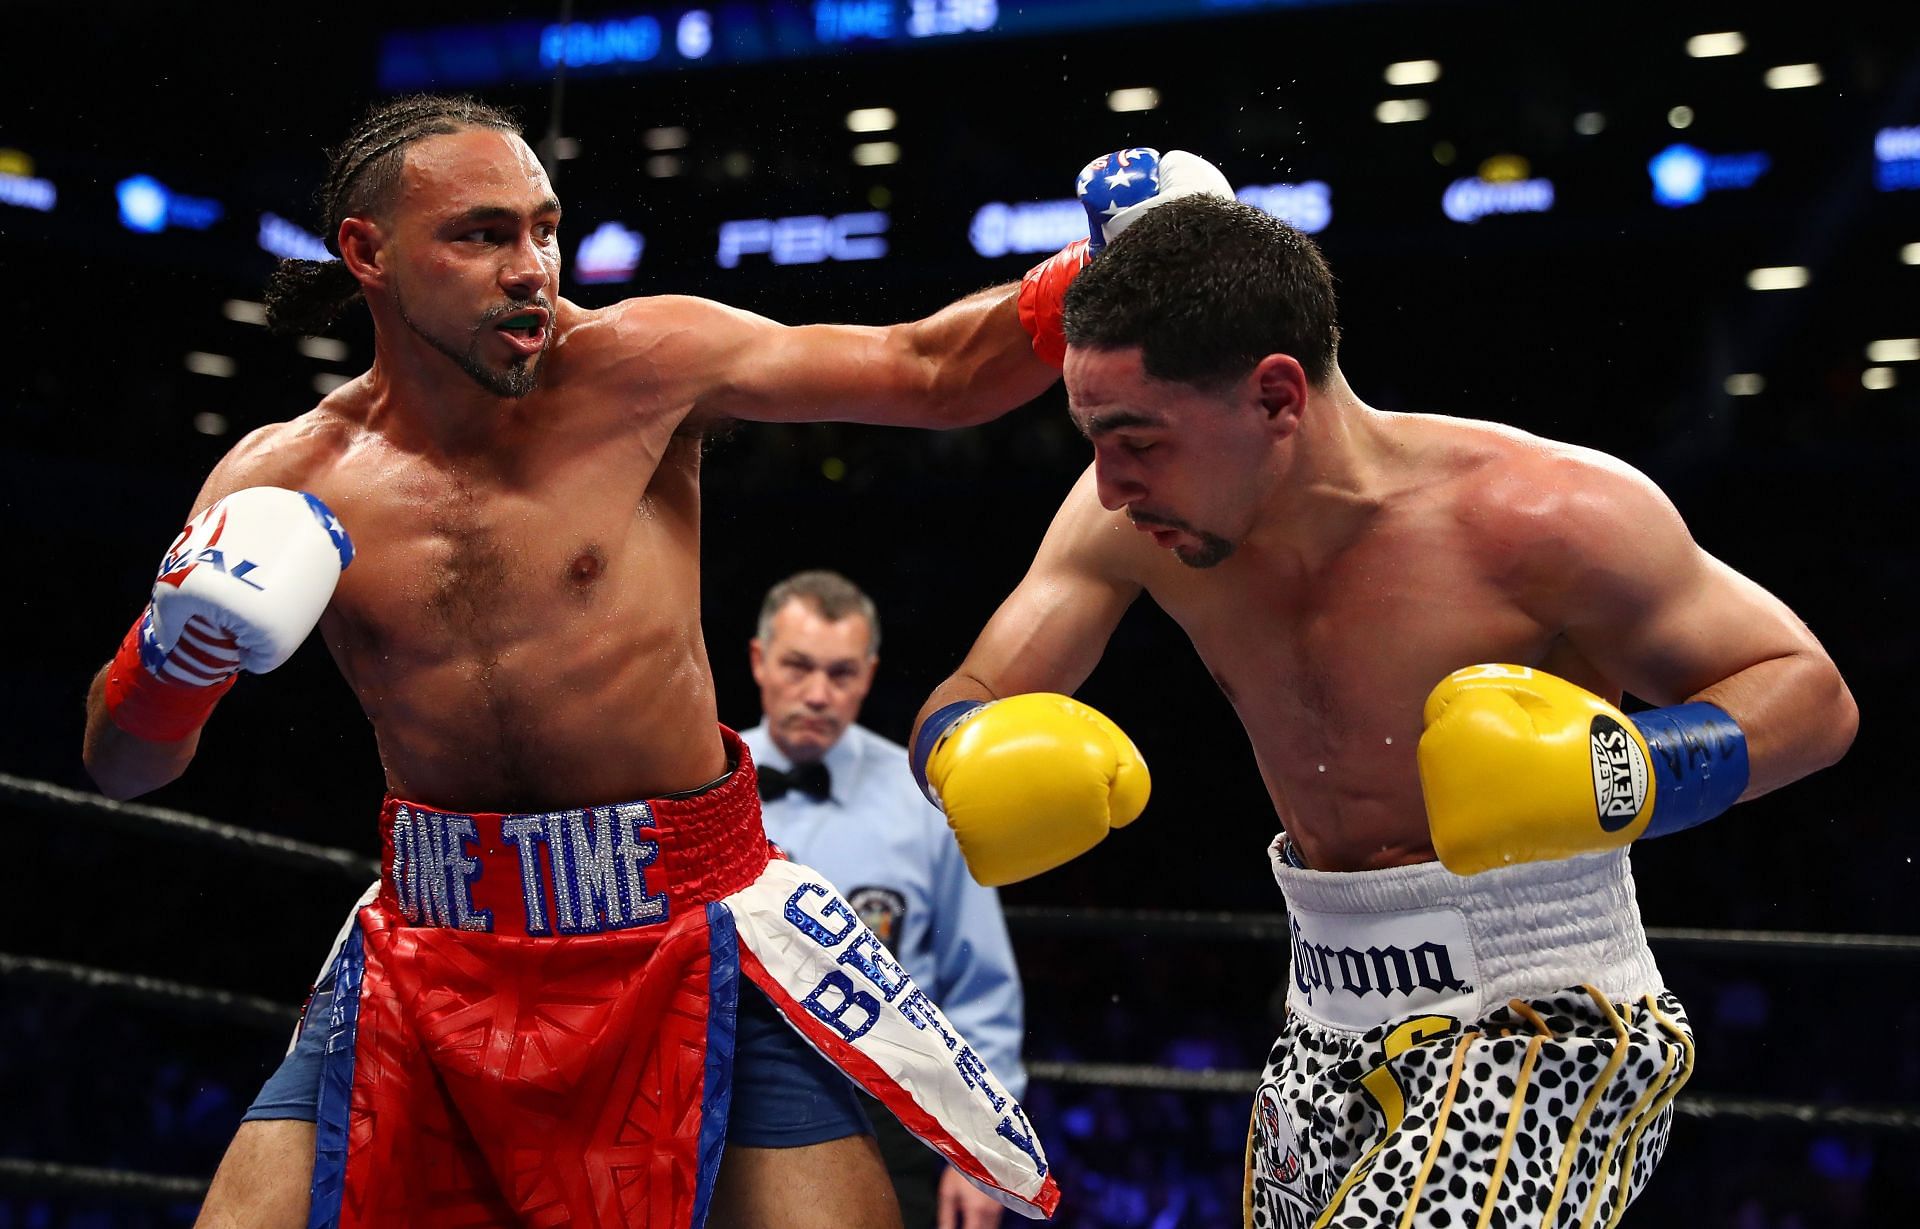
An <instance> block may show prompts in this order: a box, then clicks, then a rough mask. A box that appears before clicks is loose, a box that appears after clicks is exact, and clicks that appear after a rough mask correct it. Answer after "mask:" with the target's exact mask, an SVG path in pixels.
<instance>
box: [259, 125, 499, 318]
mask: <svg viewBox="0 0 1920 1229" xmlns="http://www.w3.org/2000/svg"><path fill="white" fill-rule="evenodd" d="M469 128H497V129H500V130H501V131H503V132H512V133H518V132H519V131H520V125H519V123H518V122H517V121H515V120H514V118H513V117H512V116H511V115H510V114H508V113H507V112H505V111H502V110H500V109H499V108H497V107H490V106H488V105H487V104H486V103H483V102H481V101H479V100H478V99H475V98H467V97H464V96H454V95H445V94H409V95H407V96H405V97H403V98H396V99H393V100H392V101H391V102H384V103H379V104H377V105H375V106H373V107H370V108H368V110H367V113H366V115H365V116H364V117H362V118H361V120H360V122H359V124H357V125H356V126H355V127H354V130H353V132H352V133H351V134H349V135H348V137H347V139H346V140H345V141H344V142H342V143H341V145H340V147H339V148H338V149H335V150H332V151H331V152H330V153H329V154H328V157H327V182H326V185H325V186H324V187H322V188H321V189H320V213H321V224H322V227H323V233H322V237H323V238H324V239H325V240H326V244H327V250H328V251H331V252H333V253H334V255H336V256H338V255H339V254H340V253H339V248H338V247H337V246H336V243H337V239H336V237H337V236H338V235H339V233H340V223H341V221H342V220H343V219H346V218H349V217H352V216H354V215H356V214H376V215H377V214H384V213H385V212H386V210H387V209H388V208H389V207H390V206H391V205H392V204H393V190H394V187H395V186H396V185H397V184H399V182H400V172H401V169H402V168H403V167H404V166H405V165H406V158H407V147H408V146H409V145H412V144H413V143H414V142H415V141H418V140H420V139H422V138H423V137H432V136H444V135H446V134H448V133H454V132H464V131H466V130H467V129H469ZM359 297H360V283H359V282H357V281H355V280H354V277H353V274H351V273H349V272H348V271H347V267H346V265H345V264H343V263H341V262H340V261H338V260H283V261H281V262H280V264H279V265H278V267H276V268H275V269H274V271H273V276H272V278H271V279H269V281H268V282H267V295H266V298H267V325H268V327H269V328H271V329H272V330H273V331H274V332H276V333H318V332H319V331H320V330H322V329H324V328H326V327H327V326H328V325H329V324H332V323H333V321H334V320H335V319H336V318H337V317H338V316H339V315H340V313H341V312H343V311H345V310H346V308H347V305H348V304H350V303H352V302H353V301H354V300H355V299H357V298H359Z"/></svg>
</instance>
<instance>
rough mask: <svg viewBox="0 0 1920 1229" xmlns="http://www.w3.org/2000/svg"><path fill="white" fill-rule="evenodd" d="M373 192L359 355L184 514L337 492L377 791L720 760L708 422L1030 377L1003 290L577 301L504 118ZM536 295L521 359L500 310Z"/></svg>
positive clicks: (541, 801)
mask: <svg viewBox="0 0 1920 1229" xmlns="http://www.w3.org/2000/svg"><path fill="white" fill-rule="evenodd" d="M394 213H395V220H394V222H393V224H392V226H390V227H385V228H381V227H378V226H376V225H375V224H373V223H368V222H363V221H362V220H361V219H351V218H350V219H348V220H347V221H346V222H345V223H343V225H342V251H343V253H344V254H345V256H346V258H347V259H348V261H349V263H350V265H354V266H355V271H356V273H357V274H360V275H361V276H362V283H363V285H367V284H368V281H369V279H372V285H371V286H369V289H370V290H372V291H375V292H376V293H377V292H378V291H380V290H386V291H388V292H389V293H390V294H391V296H392V298H391V300H388V299H387V298H386V297H385V296H381V297H380V298H379V299H378V300H376V299H375V298H374V296H373V295H370V300H369V301H370V303H373V304H376V306H375V315H376V324H377V326H379V330H378V331H379V338H380V342H379V354H378V357H377V358H376V361H375V364H374V367H373V368H372V370H370V371H369V372H367V373H366V374H365V375H363V376H361V377H360V378H358V379H356V380H353V381H351V382H349V383H348V384H346V385H344V386H342V387H341V388H339V389H337V390H336V391H334V392H333V393H332V394H330V395H329V396H328V397H327V398H326V399H325V400H324V401H322V402H321V403H320V404H319V405H318V406H316V407H315V408H314V409H313V410H312V411H310V412H309V413H307V414H305V415H303V416H301V417H300V418H298V419H295V420H293V421H292V422H288V423H283V424H278V425H274V426H270V427H266V428H263V429H261V430H259V431H256V432H254V433H253V434H252V435H250V436H248V437H247V438H246V439H245V440H243V441H242V442H241V443H240V444H239V445H238V446H237V447H236V448H235V449H234V450H233V452H232V453H231V454H229V456H228V457H227V458H226V459H225V460H224V461H222V462H221V464H220V465H219V466H218V467H217V468H216V469H215V470H214V472H213V474H212V475H211V477H210V478H209V480H208V482H207V484H206V487H205V489H204V490H203V491H202V492H201V494H200V497H199V499H198V500H197V501H196V504H195V511H198V510H199V509H200V508H202V507H205V506H206V505H207V504H209V503H211V502H212V501H214V500H215V499H217V498H219V497H220V496H222V495H224V494H226V493H227V492H229V491H231V490H235V489H238V488H241V487H245V486H260V485H274V486H285V487H292V488H296V489H300V490H306V491H310V492H312V493H314V494H315V495H318V496H319V497H320V498H322V499H323V500H325V501H326V502H327V503H328V505H329V506H330V507H332V508H333V510H334V511H335V513H336V514H337V515H338V516H339V518H340V520H341V522H342V523H343V524H345V525H346V526H347V527H348V529H349V531H350V532H351V533H352V535H353V540H354V542H355V544H356V547H357V549H358V551H359V557H358V559H357V560H356V564H355V567H354V568H353V569H352V570H351V572H350V573H349V574H348V575H347V576H345V577H343V578H342V583H341V585H340V587H339V589H338V591H337V592H336V594H335V596H334V599H333V602H332V604H331V606H330V607H329V608H328V611H327V613H326V615H325V616H324V617H323V618H322V620H321V624H320V631H321V634H322V635H323V637H324V638H325V641H326V644H327V647H328V649H329V650H330V651H331V652H332V654H333V656H334V658H335V660H336V661H337V662H338V663H339V666H340V669H341V671H342V673H343V674H344V675H345V676H346V678H347V680H348V682H349V683H350V684H351V685H352V687H353V690H354V693H355V695H356V696H358V698H359V700H360V703H361V706H362V707H363V708H364V709H365V711H366V713H367V716H368V718H369V719H370V720H371V721H372V723H373V726H374V730H375V733H376V735H377V737H378V740H379V745H380V754H381V760H382V763H383V764H384V766H385V769H386V773H387V782H388V786H389V788H390V789H391V790H392V792H394V793H396V794H398V795H400V796H402V797H406V798H411V799H415V800H418V801H421V802H425V803H429V804H431V805H434V806H440V807H448V808H454V809H459V808H474V807H480V808H484V809H502V808H514V809H541V808H552V807H560V806H578V805H583V804H590V803H597V802H610V801H615V800H620V799H630V798H638V797H648V796H653V795H657V794H661V793H667V792H672V791H676V790H681V789H687V788H691V787H694V786H698V785H700V784H703V783H704V782H707V781H710V780H712V779H713V778H715V777H717V776H719V775H720V774H721V773H722V772H723V771H724V770H725V764H724V760H723V756H722V752H721V745H720V741H719V737H718V735H717V733H716V731H715V723H716V710H715V702H714V695H713V683H712V676H711V670H710V668H709V665H708V661H707V653H706V647H705V644H704V642H703V641H702V638H701V633H700V624H699V613H700V609H699V566H698V551H699V470H700V437H701V434H702V432H703V431H705V430H706V429H708V428H709V427H711V426H712V425H714V424H716V423H719V422H721V421H724V420H729V419H757V420H779V419H793V420H814V419H825V418H834V419H841V420H851V421H870V422H886V423H893V424H905V425H921V426H957V425H962V424H965V423H969V422H978V421H983V420H984V419H986V418H990V417H992V416H993V415H995V414H997V413H999V412H1001V411H1004V410H1005V409H1007V408H1010V407H1011V406H1013V405H1016V404H1019V403H1020V402H1022V401H1024V400H1026V399H1028V398H1030V397H1031V396H1033V395H1034V394H1036V393H1038V392H1039V391H1040V390H1041V389H1042V388H1044V387H1045V386H1046V385H1047V384H1048V383H1049V382H1050V379H1051V378H1052V375H1053V373H1052V371H1051V370H1050V369H1048V368H1047V367H1046V366H1045V365H1044V364H1042V363H1040V362H1039V361H1038V360H1036V359H1035V358H1033V356H1032V354H1031V351H1030V343H1029V340H1028V338H1027V337H1026V335H1025V334H1024V333H1022V332H1021V331H1020V329H1019V327H1018V325H1017V323H1016V322H1015V316H1014V307H1013V288H1011V287H1007V288H1001V289H998V290H991V291H986V292H982V293H981V294H979V295H976V296H973V297H972V298H969V299H966V300H962V301H961V302H959V303H957V304H955V305H953V306H951V307H949V308H947V309H945V310H944V311H942V312H940V313H937V314H936V315H935V316H932V317H929V318H928V319H926V320H923V321H920V322H917V323H915V324H910V325H901V326H895V327H892V328H858V327H845V326H825V325H816V326H806V327H798V328H788V327H783V326H780V325H776V324H774V323H773V322H771V321H768V320H765V319H763V318H760V317H757V316H754V315H752V314H750V313H746V312H741V311H736V310H734V309H731V308H727V307H724V306H721V305H719V304H716V303H711V302H707V301H704V300H698V299H692V298H681V297H674V296H658V297H652V298H640V299H632V300H628V301H626V302H623V303H620V304H617V305H615V306H612V307H608V308H604V309H599V310H590V309H586V308H581V307H578V306H576V305H574V304H572V303H570V302H567V301H566V300H564V299H560V298H558V296H557V287H558V282H559V259H560V257H559V244H558V238H557V234H556V233H555V232H556V228H557V224H558V221H559V207H558V204H557V202H555V201H553V199H552V192H551V190H550V189H549V188H548V186H547V183H546V178H545V175H544V174H543V173H542V172H541V170H540V167H539V164H538V162H537V161H536V160H535V159H534V158H533V155H532V153H531V151H530V150H528V149H527V147H526V146H525V144H524V142H522V141H520V139H519V138H518V137H515V136H512V135H510V134H505V133H500V132H495V131H491V130H485V131H465V132H460V133H456V134H452V135H447V136H438V137H430V138H427V139H426V140H424V141H421V142H419V143H418V144H417V145H415V146H413V147H411V148H410V149H409V151H408V160H407V164H406V170H405V172H404V174H403V178H402V188H401V199H400V202H399V205H398V207H397V208H396V209H395V210H394ZM356 227H357V228H359V229H355V228H356ZM373 232H379V233H373ZM543 304H544V305H547V306H548V307H549V308H550V315H548V316H547V317H546V318H545V319H544V321H542V322H541V323H543V324H544V330H545V331H544V333H543V334H542V335H541V336H540V337H538V338H537V339H536V341H535V342H534V343H531V344H535V345H541V346H542V348H540V349H539V350H538V352H537V353H535V354H533V355H532V356H531V357H529V356H528V355H526V354H525V353H523V351H524V350H526V349H527V348H528V345H529V344H530V343H527V342H516V341H515V340H514V339H512V338H509V337H507V336H504V335H503V334H502V330H501V329H499V328H498V327H496V326H497V325H499V324H505V323H511V322H513V320H514V318H515V312H516V309H519V308H523V307H524V308H534V307H537V306H538V305H543ZM390 307H393V308H397V309H398V310H385V309H388V308H390ZM449 351H451V352H454V353H465V354H470V355H471V356H473V358H474V359H475V360H476V361H477V362H479V363H480V364H482V365H483V366H485V367H486V368H487V369H488V373H489V374H492V375H498V374H499V373H501V372H505V371H508V370H509V369H511V368H512V367H514V366H516V365H525V364H527V363H529V362H530V363H532V364H534V365H537V373H536V374H537V384H536V385H535V387H534V388H533V390H532V391H531V392H530V393H527V394H526V395H524V396H521V397H518V398H510V397H501V396H496V395H493V394H491V393H490V392H489V390H488V389H487V388H485V387H483V386H482V385H481V384H480V383H479V382H478V381H477V380H476V379H474V378H469V376H468V375H467V374H466V373H464V372H462V371H460V370H459V369H458V367H457V366H456V364H455V363H454V362H453V361H451V360H450V356H449ZM170 529H171V527H168V531H169V532H170ZM155 536H156V540H159V541H162V542H163V541H164V538H165V537H166V536H167V534H166V533H165V532H158V533H156V535H155ZM114 734H115V731H112V730H111V729H105V730H100V729H95V730H93V731H90V735H91V736H92V737H91V738H90V742H98V741H106V740H111V739H112V738H113V735H114ZM122 741H124V740H122ZM96 749H102V750H107V756H106V757H100V756H96V755H93V754H91V753H92V752H93V751H95V750H96ZM89 750H90V760H93V759H100V758H109V759H110V757H111V749H106V748H96V747H95V746H92V745H90V748H89ZM185 750H186V752H187V753H188V754H190V751H191V747H190V746H189V747H187V748H186V749H185ZM184 762H185V761H184V759H182V760H181V761H180V766H184ZM97 775H98V774H97ZM102 783H103V785H106V784H107V782H105V781H103V782H102ZM148 787H149V788H151V786H148Z"/></svg>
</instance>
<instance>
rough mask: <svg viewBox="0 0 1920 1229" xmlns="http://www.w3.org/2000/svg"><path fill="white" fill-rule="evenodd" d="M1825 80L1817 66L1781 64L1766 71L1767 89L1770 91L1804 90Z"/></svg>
mask: <svg viewBox="0 0 1920 1229" xmlns="http://www.w3.org/2000/svg"><path fill="white" fill-rule="evenodd" d="M1823 80H1825V78H1824V77H1823V76H1821V74H1820V66H1819V65H1818V64H1782V65H1779V66H1778V67H1776V68H1769V69H1768V70H1767V88H1768V89H1770V90H1804V89H1806V88H1807V87H1808V86H1810V85H1819V84H1820V83H1821V82H1822V81H1823Z"/></svg>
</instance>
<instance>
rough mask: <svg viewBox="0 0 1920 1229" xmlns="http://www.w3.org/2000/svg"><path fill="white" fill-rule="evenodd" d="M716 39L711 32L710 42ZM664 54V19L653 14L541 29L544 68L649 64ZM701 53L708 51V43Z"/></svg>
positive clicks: (709, 44) (541, 51) (555, 25)
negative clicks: (662, 31) (662, 34)
mask: <svg viewBox="0 0 1920 1229" xmlns="http://www.w3.org/2000/svg"><path fill="white" fill-rule="evenodd" d="M712 45H713V39H712V36H711V32H709V35H708V38H707V40H706V46H707V47H711V46H712ZM659 54H660V19H659V18H657V17H654V16H652V15H651V14H644V13H643V14H641V15H640V16H638V17H615V18H611V19H609V20H606V21H575V22H568V23H566V24H564V25H562V24H561V23H559V22H555V23H554V24H553V25H550V26H548V27H546V28H545V29H544V30H542V31H540V64H541V66H542V67H543V68H558V67H559V66H560V65H561V64H563V63H564V64H565V65H566V66H567V67H568V68H591V67H594V66H597V65H606V64H645V63H646V62H647V61H649V60H651V59H653V58H654V57H655V56H657V55H659ZM701 54H702V55H704V54H706V50H705V47H703V48H702V49H701Z"/></svg>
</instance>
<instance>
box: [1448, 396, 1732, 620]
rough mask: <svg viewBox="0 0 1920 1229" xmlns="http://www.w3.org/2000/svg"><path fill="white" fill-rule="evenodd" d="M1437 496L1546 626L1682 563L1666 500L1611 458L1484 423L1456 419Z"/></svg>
mask: <svg viewBox="0 0 1920 1229" xmlns="http://www.w3.org/2000/svg"><path fill="white" fill-rule="evenodd" d="M1449 430H1450V431H1451V433H1452V438H1453V440H1454V443H1455V445H1456V446H1457V448H1458V450H1459V451H1458V452H1457V453H1456V454H1455V455H1456V458H1457V463H1456V465H1455V467H1454V471H1453V472H1454V479H1453V480H1452V481H1451V482H1450V483H1449V484H1448V486H1447V490H1446V492H1445V494H1444V496H1443V499H1444V501H1445V507H1446V511H1447V514H1448V515H1449V516H1451V517H1452V519H1453V523H1454V524H1455V526H1456V527H1457V531H1458V532H1459V534H1460V535H1461V541H1462V546H1463V548H1464V549H1465V551H1466V552H1467V553H1468V554H1469V555H1470V556H1471V557H1473V558H1476V559H1478V560H1480V561H1481V562H1482V564H1483V565H1484V567H1485V569H1486V573H1487V575H1488V576H1489V577H1490V578H1491V579H1493V580H1494V581H1495V582H1496V583H1498V584H1500V585H1501V586H1502V587H1503V588H1505V589H1507V590H1508V591H1509V592H1511V593H1512V594H1513V595H1514V596H1515V597H1516V598H1517V599H1518V600H1520V601H1521V602H1522V604H1523V605H1524V606H1526V607H1527V608H1528V609H1529V610H1530V611H1532V612H1535V613H1537V614H1540V615H1542V616H1543V617H1544V619H1545V621H1546V622H1547V623H1548V624H1550V625H1558V624H1560V623H1563V622H1564V621H1565V619H1566V618H1567V617H1568V616H1569V614H1570V611H1569V609H1568V607H1569V604H1573V605H1578V604H1583V603H1587V602H1591V601H1594V600H1619V601H1631V600H1633V599H1634V595H1635V594H1638V593H1641V592H1643V591H1646V590H1649V589H1651V588H1654V587H1657V586H1659V585H1661V584H1662V583H1664V582H1665V580H1667V579H1668V578H1670V575H1671V573H1672V571H1673V570H1674V569H1675V568H1685V567H1689V566H1692V563H1693V561H1694V560H1695V559H1697V555H1698V552H1697V549H1696V548H1695V547H1694V546H1693V541H1692V538H1691V536H1690V535H1689V534H1688V533H1687V529H1686V525H1685V523H1684V522H1683V521H1682V520H1681V518H1680V514H1679V513H1678V512H1677V511H1676V510H1675V509H1674V506H1673V503H1672V501H1671V500H1669V499H1668V498H1667V496H1666V495H1665V494H1664V493H1663V492H1662V491H1661V490H1660V488H1659V487H1657V486H1656V485H1654V483H1653V482H1652V480H1650V479H1649V478H1648V477H1647V476H1646V475H1645V474H1642V473H1641V472H1640V471H1638V470H1636V469H1635V468H1633V467H1632V466H1631V465H1628V464H1627V463H1626V462H1624V461H1622V460H1620V459H1619V458H1617V457H1613V456H1609V455H1608V454H1606V453H1603V452H1599V451H1596V450H1594V449H1591V448H1583V447H1580V446H1578V445H1574V444H1566V443H1562V442H1559V441H1556V440H1549V439H1544V438H1542V437H1540V436H1535V435H1530V434H1528V433H1526V432H1523V431H1517V430H1514V429H1512V428H1507V427H1500V426H1497V425H1494V424H1489V423H1456V424H1455V425H1453V426H1451V427H1450V428H1449Z"/></svg>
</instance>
